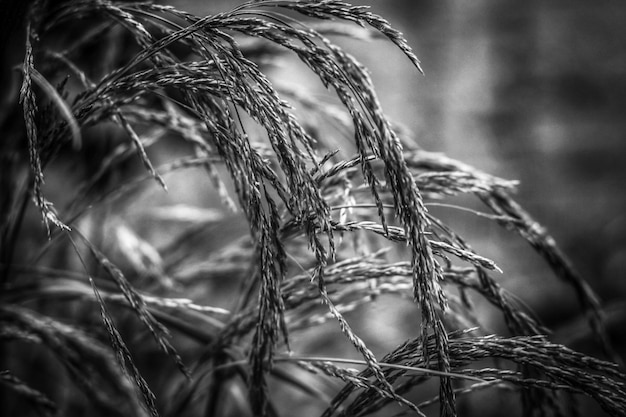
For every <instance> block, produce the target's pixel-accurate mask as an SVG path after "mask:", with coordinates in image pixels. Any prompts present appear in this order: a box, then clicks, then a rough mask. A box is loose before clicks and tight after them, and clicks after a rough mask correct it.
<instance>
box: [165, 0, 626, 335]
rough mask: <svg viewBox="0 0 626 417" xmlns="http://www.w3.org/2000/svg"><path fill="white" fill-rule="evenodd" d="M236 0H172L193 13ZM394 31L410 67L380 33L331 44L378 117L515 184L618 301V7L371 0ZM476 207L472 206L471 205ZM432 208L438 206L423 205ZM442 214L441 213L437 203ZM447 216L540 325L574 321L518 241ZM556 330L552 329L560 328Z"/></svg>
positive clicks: (623, 125) (624, 197)
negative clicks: (343, 53)
mask: <svg viewBox="0 0 626 417" xmlns="http://www.w3.org/2000/svg"><path fill="white" fill-rule="evenodd" d="M236 3H237V1H236V0H220V1H215V0H214V1H211V2H206V1H190V0H180V1H174V4H175V5H176V6H178V7H181V8H187V9H189V10H191V11H194V12H196V13H200V14H202V13H208V12H216V11H220V10H226V9H228V8H229V7H232V6H233V5H235V4H236ZM353 3H355V4H367V5H370V6H371V7H372V10H373V11H374V12H376V13H378V14H380V15H382V16H384V17H385V18H386V19H387V20H389V21H390V22H391V24H392V26H394V27H395V28H397V29H399V30H400V31H402V32H403V33H404V35H405V37H406V38H407V39H408V41H409V44H410V45H411V46H412V47H413V48H414V50H415V52H416V54H417V55H418V57H419V58H420V60H421V61H422V64H423V68H424V71H425V76H420V75H419V74H418V73H417V71H416V70H415V68H412V67H411V66H410V65H409V62H408V61H407V60H406V58H405V57H404V56H403V55H402V54H401V53H400V52H399V51H397V50H395V49H394V48H389V46H388V44H387V43H385V42H384V41H380V42H374V43H373V44H369V43H361V42H358V41H355V42H345V40H341V41H339V43H340V44H342V45H344V46H345V47H346V48H347V49H348V50H349V51H351V52H352V53H354V55H356V56H357V57H358V58H359V59H360V60H361V61H362V62H363V63H364V64H365V65H366V66H367V67H369V68H370V69H371V71H372V76H373V79H374V83H375V85H376V87H377V89H378V92H379V95H380V99H381V101H382V102H383V106H384V108H385V109H386V111H387V113H388V115H389V116H390V117H391V118H393V119H394V120H396V121H398V122H401V123H403V124H405V125H406V126H407V127H409V128H410V129H411V130H412V131H413V132H414V134H415V137H416V140H417V141H418V143H419V145H420V146H422V147H423V148H425V149H427V150H430V151H438V152H444V153H446V154H448V155H449V156H451V157H454V158H457V159H460V160H462V161H464V162H467V163H469V164H471V165H474V166H475V167H477V168H479V169H481V170H484V171H487V172H489V173H491V174H495V175H498V176H501V177H503V178H506V179H514V180H519V181H520V186H519V191H518V195H517V198H518V201H519V202H520V203H521V204H522V205H523V206H524V207H525V208H526V209H527V210H528V211H529V212H530V213H531V214H532V215H533V216H535V218H536V219H537V220H538V221H539V222H540V223H541V224H543V225H544V226H546V227H547V229H548V231H549V232H550V233H551V234H552V235H553V236H554V237H555V239H556V240H557V242H558V243H559V244H560V245H561V247H562V249H563V250H564V251H565V252H566V253H567V254H568V256H569V257H570V258H571V259H572V261H573V263H574V265H575V266H576V268H578V269H579V270H580V271H581V273H582V274H583V275H584V277H585V278H586V279H587V280H589V281H590V283H591V285H592V286H593V288H594V289H595V290H596V291H597V292H598V293H599V295H600V296H601V298H602V300H603V302H604V303H606V304H607V306H608V307H607V313H608V315H609V322H610V323H614V325H615V326H617V327H614V330H616V331H614V332H612V333H613V336H614V337H615V338H616V340H615V342H616V343H618V344H619V343H623V342H624V340H621V341H620V340H617V339H619V337H620V332H619V331H617V330H619V327H620V326H619V324H620V323H623V319H624V316H625V312H626V309H625V307H624V304H623V299H624V296H625V295H626V192H625V191H626V190H625V188H624V184H625V181H626V117H624V111H625V110H626V24H625V23H626V3H624V2H620V1H602V2H589V1H582V0H569V1H565V0H553V1H547V0H544V1H538V0H531V1H526V2H516V1H511V0H498V1H495V0H473V1H460V0H388V1H384V0H368V1H357V2H353ZM477 207H479V206H478V205H477ZM433 210H434V208H433ZM437 214H438V215H441V216H443V217H446V214H445V212H444V209H441V211H440V212H438V213H437ZM450 215H454V217H449V218H448V221H450V223H452V224H454V226H455V227H456V228H457V231H458V232H459V233H461V234H462V235H465V236H466V237H468V238H469V239H470V242H471V243H472V244H473V245H474V247H475V248H476V249H477V250H478V251H479V252H482V253H483V254H485V255H487V256H491V257H492V259H494V260H495V261H496V262H497V263H498V264H499V265H500V267H501V268H502V269H503V270H504V271H505V274H504V275H503V277H502V279H503V280H505V284H504V285H505V287H507V288H508V289H510V290H511V291H512V292H513V293H515V294H518V295H519V296H520V297H521V298H522V299H523V301H524V302H526V303H527V304H528V305H529V306H530V307H531V308H532V309H534V310H535V312H537V314H538V315H539V316H540V317H541V318H542V320H543V321H544V323H545V324H547V325H549V326H551V327H557V328H561V327H563V326H565V327H563V329H564V330H563V332H565V334H563V335H562V336H563V337H564V338H576V337H578V336H581V337H583V336H584V335H576V334H568V333H571V332H574V331H578V330H577V329H578V327H576V325H575V321H576V317H577V316H578V315H579V310H578V306H577V303H576V300H575V298H574V297H573V293H572V292H571V291H570V290H568V289H566V288H564V287H563V286H562V285H561V284H560V283H559V282H557V281H556V279H555V278H554V277H553V276H552V274H551V272H550V271H549V270H548V268H547V267H546V265H545V264H544V263H543V261H542V260H540V259H539V257H538V256H536V255H535V254H534V253H533V251H532V250H531V249H530V248H529V247H528V245H527V244H526V243H525V242H524V241H522V239H520V238H517V237H514V236H511V235H510V234H508V233H507V232H505V231H502V230H500V228H499V227H498V226H497V225H495V224H493V223H492V222H489V221H486V220H481V219H480V218H478V217H476V216H473V215H472V214H467V215H466V214H459V212H452V213H450ZM557 336H559V335H558V334H557Z"/></svg>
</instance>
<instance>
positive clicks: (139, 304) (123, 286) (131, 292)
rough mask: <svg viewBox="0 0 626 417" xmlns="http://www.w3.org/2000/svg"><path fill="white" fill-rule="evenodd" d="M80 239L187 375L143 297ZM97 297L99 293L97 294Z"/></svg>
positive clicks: (84, 239)
mask: <svg viewBox="0 0 626 417" xmlns="http://www.w3.org/2000/svg"><path fill="white" fill-rule="evenodd" d="M80 236H81V238H82V241H83V242H84V243H85V244H86V245H87V248H89V251H90V252H91V254H92V255H93V257H94V258H95V259H96V260H97V261H98V264H99V265H100V266H101V267H102V268H103V270H104V271H105V272H106V274H107V275H108V277H109V278H110V279H111V280H112V281H113V282H114V283H115V284H116V285H117V287H118V288H119V289H120V291H121V292H122V294H123V295H124V297H125V298H126V301H127V302H128V304H129V306H130V307H131V308H132V310H133V311H134V312H135V314H136V315H137V317H138V318H139V319H140V320H141V321H142V323H144V324H145V326H146V327H147V328H148V330H150V333H151V334H152V336H153V337H154V339H155V340H156V342H157V343H158V345H159V347H160V348H161V350H162V351H163V352H164V353H165V354H167V355H168V356H170V357H171V358H172V359H174V361H175V362H176V365H177V366H178V368H179V369H180V371H181V372H182V373H183V374H185V375H187V374H188V371H187V369H186V367H185V365H184V364H183V362H182V359H181V357H180V355H179V354H178V352H176V349H174V347H173V346H172V345H171V344H170V342H169V341H168V337H169V334H168V332H167V329H166V328H165V327H164V326H163V325H161V324H160V323H159V322H158V321H157V320H156V319H155V318H154V317H153V316H152V314H151V313H150V312H149V311H148V309H147V308H146V304H145V302H144V300H143V298H142V297H141V296H140V295H139V294H138V293H137V292H136V291H135V289H134V288H133V287H132V285H131V284H130V283H129V282H128V280H127V279H126V277H124V274H123V273H122V271H120V270H119V268H117V267H116V266H115V265H114V264H113V263H111V261H109V260H108V259H107V257H106V256H104V254H102V253H101V252H100V251H99V250H98V249H96V248H95V247H94V246H93V244H92V243H91V242H90V241H89V240H88V239H86V238H84V237H83V236H82V235H80ZM98 297H99V295H98Z"/></svg>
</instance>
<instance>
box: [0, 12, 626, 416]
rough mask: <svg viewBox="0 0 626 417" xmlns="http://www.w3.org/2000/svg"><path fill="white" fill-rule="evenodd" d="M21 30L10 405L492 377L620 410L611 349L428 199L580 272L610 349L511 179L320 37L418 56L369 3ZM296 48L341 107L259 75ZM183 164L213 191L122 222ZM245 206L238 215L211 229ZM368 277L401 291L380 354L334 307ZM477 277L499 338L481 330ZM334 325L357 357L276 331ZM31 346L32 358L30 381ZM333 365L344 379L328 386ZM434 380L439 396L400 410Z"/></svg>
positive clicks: (8, 155)
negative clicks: (584, 350)
mask: <svg viewBox="0 0 626 417" xmlns="http://www.w3.org/2000/svg"><path fill="white" fill-rule="evenodd" d="M77 22H80V23H77ZM26 28H27V37H26V42H25V47H24V60H23V65H22V66H21V68H20V69H19V71H20V75H21V89H20V91H19V103H20V106H21V107H20V109H21V112H22V114H21V119H23V121H24V123H23V125H22V123H21V122H20V123H16V122H15V120H19V119H20V118H6V119H5V120H4V125H3V128H2V129H3V135H4V136H5V137H11V138H12V139H11V140H5V141H3V143H2V145H0V146H2V158H3V164H2V167H1V168H0V169H1V170H2V174H1V175H2V178H1V183H2V186H3V187H2V188H3V191H2V193H3V202H2V205H1V207H0V209H1V213H0V214H1V217H0V220H1V223H0V232H1V235H0V239H1V242H0V243H1V246H0V262H1V265H0V266H1V270H0V271H1V273H2V277H1V278H2V283H3V289H2V295H1V297H2V302H1V305H0V321H1V323H2V327H1V329H2V331H1V333H0V334H1V335H2V340H3V344H4V348H3V349H4V350H5V353H6V355H4V356H5V358H9V359H6V360H5V363H4V365H3V366H4V367H5V368H6V369H4V370H2V371H1V372H2V373H1V374H0V375H2V382H3V384H4V385H5V387H6V389H9V390H12V391H14V392H15V393H17V394H19V395H20V396H21V397H22V398H23V401H22V402H20V401H18V400H13V402H12V404H14V405H15V404H17V405H16V407H17V406H19V405H21V406H22V407H26V406H27V405H30V406H31V407H32V409H33V410H36V411H37V412H38V413H39V414H41V415H55V414H56V413H58V414H65V413H69V412H70V410H74V411H76V410H81V411H80V412H81V413H86V412H89V413H90V414H94V413H95V414H102V415H146V414H149V415H153V416H156V415H159V414H162V415H172V416H174V415H176V416H178V415H200V414H204V415H245V414H253V415H278V414H280V413H281V401H283V400H284V398H285V396H286V395H288V394H286V393H285V389H287V388H285V387H291V388H294V389H296V390H301V391H302V392H303V393H305V394H306V395H310V396H312V397H313V398H315V399H317V404H322V405H323V407H324V408H325V410H324V409H321V412H322V414H323V415H325V416H331V415H368V414H373V413H376V412H378V411H379V410H385V411H384V412H386V413H388V412H390V411H389V410H392V409H393V406H394V405H393V404H394V403H397V404H400V405H401V406H402V412H410V413H414V414H417V415H424V412H425V411H424V409H425V408H426V407H427V406H429V405H431V404H434V403H436V404H439V413H440V415H443V416H454V415H457V405H456V402H457V397H458V398H462V397H464V396H466V395H468V394H472V393H474V392H476V391H478V390H486V389H489V390H496V389H497V388H503V387H508V388H512V389H513V390H514V391H515V392H518V393H519V397H520V403H521V404H522V405H523V407H524V414H525V415H534V413H537V414H541V413H548V414H550V413H551V414H553V415H562V414H563V410H562V407H563V405H564V404H566V403H568V402H571V401H572V398H574V396H576V395H579V394H583V395H585V396H588V397H590V398H592V399H593V400H595V401H596V402H597V403H598V404H599V405H600V406H601V407H602V408H603V409H604V411H605V412H606V413H608V414H609V415H614V416H619V415H623V414H624V413H625V412H626V386H625V382H626V377H625V375H624V374H623V373H622V371H620V370H619V368H618V366H617V365H615V364H613V363H610V362H605V361H602V360H599V359H595V358H592V357H589V356H585V355H583V354H580V353H576V352H574V351H572V350H570V349H568V348H567V347H565V346H561V345H557V344H553V343H551V342H550V341H549V338H548V337H547V336H546V333H547V330H546V329H544V328H543V327H542V325H541V324H540V323H539V322H537V320H536V319H534V318H533V317H532V315H531V314H530V313H529V312H528V311H525V309H524V308H523V307H520V306H519V305H518V304H517V303H516V302H515V299H514V298H513V297H512V295H510V294H509V293H508V292H507V291H506V290H505V289H503V288H502V287H501V286H500V285H499V283H498V280H497V278H495V276H497V275H494V272H495V273H500V272H501V271H500V269H499V268H498V267H497V265H496V264H495V262H493V261H492V260H490V259H487V258H486V257H484V256H481V255H480V254H478V253H476V252H475V251H474V250H473V249H472V248H471V247H470V245H469V244H468V243H467V242H466V241H465V240H464V239H463V238H462V237H461V236H459V235H458V234H456V233H455V232H454V231H453V230H452V229H451V228H450V227H449V226H448V225H446V224H445V223H444V222H443V221H442V220H441V219H439V218H437V217H435V216H434V215H433V214H432V213H431V212H430V211H429V209H428V207H429V206H430V207H432V208H434V207H437V206H438V205H439V206H442V205H445V203H442V202H441V201H444V200H445V199H449V198H451V197H452V196H457V195H462V194H468V195H474V196H476V197H477V198H478V199H479V200H480V201H482V202H483V203H484V205H485V206H486V207H487V208H488V209H489V210H491V212H492V213H482V212H474V213H475V214H477V215H479V216H482V217H486V218H488V219H490V220H492V221H494V222H496V223H498V224H500V225H501V226H503V227H505V228H507V229H509V230H511V231H512V232H514V233H517V234H519V235H520V236H522V237H523V238H524V239H526V240H527V241H528V242H529V243H530V244H531V245H532V246H533V247H534V248H535V249H536V250H537V252H538V253H539V254H540V255H541V256H543V257H544V258H545V259H546V260H547V263H548V264H549V265H550V267H551V268H552V269H553V270H554V273H555V275H556V276H557V277H558V278H559V279H561V280H563V281H564V282H566V283H568V284H569V285H571V286H572V287H573V288H574V290H575V291H576V294H577V296H578V298H579V301H580V304H581V306H582V308H583V309H584V312H585V314H586V315H587V316H588V317H589V324H590V326H591V328H592V329H593V331H594V332H595V334H596V335H597V337H598V338H599V339H600V340H602V341H603V343H604V346H605V348H606V351H607V353H608V354H609V355H611V354H612V352H611V349H610V345H609V344H608V341H607V338H606V336H605V334H604V331H603V324H602V315H601V310H600V304H599V302H598V300H597V297H596V296H595V295H594V293H593V291H592V290H591V289H590V287H589V286H588V285H587V284H586V283H585V281H584V280H583V279H581V278H580V277H579V276H578V275H577V273H576V272H575V271H574V270H573V268H572V267H571V266H570V264H569V263H568V261H567V260H566V259H565V258H564V256H563V254H562V253H561V252H560V251H559V249H558V247H557V246H556V244H555V243H554V241H553V240H552V239H551V237H550V236H549V235H548V234H547V233H546V231H545V230H544V229H543V228H542V227H541V226H540V225H538V224H537V223H536V222H535V221H534V220H533V219H532V218H531V216H530V215H529V214H528V213H527V212H525V211H524V210H523V209H522V208H521V207H520V206H519V205H518V204H516V203H515V201H514V200H513V199H512V198H511V192H512V191H513V190H514V187H515V183H514V182H512V181H507V180H503V179H500V178H496V177H493V176H490V175H488V174H485V173H483V172H480V171H478V170H476V169H474V168H472V167H469V166H467V165H465V164H463V163H461V162H459V161H456V160H452V159H450V158H448V157H446V156H444V155H441V154H437V153H432V152H428V151H425V150H423V149H421V148H420V147H419V146H417V145H416V144H415V139H414V138H413V137H411V135H410V134H409V133H408V132H406V131H405V130H404V129H402V128H401V127H399V126H395V125H393V124H392V123H391V122H390V121H389V120H388V118H387V117H386V116H385V115H384V113H383V110H382V109H381V106H380V103H379V101H378V99H377V96H376V93H375V91H374V89H373V86H372V81H371V79H370V76H369V74H368V72H367V70H366V69H365V68H364V67H363V66H362V65H361V64H360V63H359V62H358V61H357V60H356V59H355V58H354V57H353V56H352V55H350V54H349V53H347V52H346V51H344V50H343V49H342V48H340V47H339V46H337V44H336V43H334V41H333V40H331V38H332V39H335V38H337V37H341V36H351V37H357V38H361V39H363V40H364V41H369V40H371V39H373V38H376V37H383V38H386V41H387V42H390V43H392V44H394V45H395V46H396V47H397V48H399V50H400V51H402V52H403V53H404V54H405V55H406V57H407V58H408V60H409V61H410V62H412V63H413V65H414V66H415V67H416V72H418V71H421V69H420V67H419V62H418V60H417V58H416V57H415V55H414V54H413V52H412V51H411V48H410V47H409V46H408V45H407V43H406V41H405V40H404V38H403V37H402V35H401V33H399V32H398V31H396V30H395V29H393V28H392V27H391V26H390V25H389V23H387V22H386V21H385V20H384V19H383V18H381V17H379V16H377V15H375V14H373V13H371V12H370V11H369V10H368V9H367V8H365V7H362V6H353V5H350V4H348V3H345V2H343V1H337V0H317V1H314V0H301V1H270V0H259V1H250V2H247V3H244V4H241V5H240V6H238V7H235V8H234V9H232V10H230V11H227V12H223V13H217V14H213V15H209V16H206V17H198V16H194V15H191V14H189V13H185V12H183V11H180V10H176V9H175V8H172V7H169V6H162V5H158V4H152V3H145V2H140V3H133V2H117V1H106V0H78V1H58V2H45V1H34V2H33V3H32V5H31V8H30V11H29V12H28V15H27V17H26ZM288 56H295V57H297V59H299V60H300V61H301V62H302V63H303V64H304V65H305V66H306V67H307V68H308V70H309V71H310V72H312V73H313V74H314V75H315V76H317V78H319V80H320V81H321V83H322V84H323V86H324V87H326V88H327V89H328V90H329V91H330V92H333V93H334V95H335V96H336V101H332V100H331V99H330V98H328V99H326V98H325V99H319V98H317V97H315V96H313V95H311V94H309V93H308V92H307V91H306V89H304V88H303V87H301V86H294V85H288V84H286V83H281V82H279V80H276V79H272V77H271V73H272V65H274V64H276V63H277V62H280V61H281V60H284V59H286V57H288ZM303 72H304V70H303ZM13 98H14V100H13V102H12V103H13V104H16V103H17V101H18V97H17V95H16V96H15V97H13ZM285 99H288V100H289V101H286V100H285ZM3 110H6V111H7V112H8V111H9V110H10V106H8V107H7V108H6V109H3ZM24 126H25V128H24ZM338 146H341V149H340V150H337V149H336V148H337V147H338ZM168 149H176V151H172V152H170V151H168ZM351 152H354V154H353V155H351V154H350V153H351ZM164 155H167V157H165V156H164ZM156 159H160V160H161V161H160V162H162V163H156V162H155V160H156ZM77 161H78V162H77ZM136 161H140V163H141V165H142V166H143V168H144V171H145V172H143V173H142V172H140V171H138V170H137V169H136V164H135V162H136ZM75 167H79V168H75ZM60 169H67V170H71V173H70V174H66V175H67V176H68V177H67V178H64V179H63V182H64V184H62V185H59V186H58V187H59V188H60V189H61V192H60V193H59V194H60V196H59V197H58V198H59V200H60V201H61V203H59V202H58V201H54V200H51V199H49V197H48V194H47V187H48V185H46V184H45V180H48V181H52V182H53V183H54V181H55V176H61V174H59V170H60ZM50 172H51V173H52V174H51V173H50ZM181 172H184V173H185V174H184V177H183V178H186V179H187V180H186V181H185V182H186V184H185V185H186V187H188V188H189V189H192V190H193V189H198V190H200V189H201V186H200V185H199V184H200V182H201V181H202V182H204V181H207V180H208V181H209V182H210V183H211V184H212V185H213V186H214V189H215V190H216V193H215V195H218V196H219V198H220V199H221V201H222V203H223V205H222V207H221V208H219V209H215V208H203V209H200V208H197V207H196V208H193V207H190V206H188V205H183V204H170V205H166V206H162V207H156V208H155V207H141V210H142V216H144V217H145V219H143V220H146V219H148V220H146V221H147V222H148V223H149V227H148V229H149V230H148V231H144V233H140V232H139V231H138V228H139V226H138V225H139V224H140V222H139V221H136V222H135V224H134V225H133V224H132V223H133V222H131V221H129V220H128V219H129V218H130V217H131V214H130V212H131V210H130V207H132V205H133V204H145V201H152V202H154V201H156V200H145V199H144V198H143V195H144V194H146V192H148V191H149V192H150V193H155V192H157V191H155V190H154V185H156V186H157V187H161V188H163V189H167V184H168V182H169V179H170V178H173V176H174V175H176V174H177V173H181ZM151 180H154V184H153V185H150V184H149V181H151ZM57 183H58V179H57ZM175 191H176V190H172V193H175ZM208 197H211V195H209V196H208ZM29 200H32V201H33V204H32V205H31V204H29V203H28V202H29ZM141 202H144V203H141ZM53 203H57V206H56V207H60V208H58V209H57V208H55V206H53ZM33 207H36V208H37V209H38V211H39V213H40V214H41V219H42V223H43V225H44V226H45V229H46V230H47V232H46V233H47V237H48V238H49V239H47V240H46V236H45V235H44V234H42V233H41V231H40V230H39V229H38V228H37V227H36V225H37V218H36V217H34V216H33V215H32V213H31V209H32V208H33ZM451 207H452V208H459V209H463V207H459V206H451ZM465 210H467V209H465ZM239 211H241V213H242V215H243V218H244V219H245V224H246V225H247V228H248V229H249V233H245V234H244V235H242V236H241V237H238V236H237V235H236V234H235V233H234V232H233V233H232V236H230V237H229V236H228V234H225V235H224V236H217V238H216V236H215V232H214V230H216V229H215V227H216V225H219V224H228V223H226V222H229V221H230V222H232V224H233V225H234V224H235V223H239V222H241V221H242V220H241V217H240V215H239V214H228V213H232V212H236V213H239ZM172 225H173V226H172ZM229 227H230V226H229ZM232 227H234V226H232ZM142 234H143V236H142ZM401 245H404V246H406V248H407V250H404V249H402V247H401ZM383 294H384V295H388V296H391V297H397V298H409V299H412V300H414V302H415V304H416V307H417V308H416V314H415V315H416V320H415V323H416V324H415V326H414V328H415V329H414V330H415V335H414V337H413V338H411V339H410V340H407V341H406V342H405V343H403V344H401V345H400V346H398V347H397V348H395V349H394V350H393V351H391V352H389V353H387V354H386V355H384V356H383V357H381V358H380V359H378V358H377V357H376V355H375V354H374V353H373V351H372V349H370V347H369V346H368V344H367V343H366V341H365V340H364V339H363V338H362V336H360V335H359V334H357V332H356V331H355V330H353V323H351V322H350V321H349V319H348V317H349V312H350V311H354V310H356V309H367V308H368V307H369V306H371V305H372V304H373V303H376V302H377V299H378V297H379V296H381V295H383ZM470 295H472V296H475V295H477V296H478V297H479V298H482V299H484V300H486V301H487V302H489V303H490V304H492V305H493V306H494V307H495V308H496V309H497V310H498V311H499V314H501V315H502V316H503V318H504V320H505V322H506V325H507V327H508V330H509V332H510V334H509V335H503V336H492V335H486V334H484V333H483V331H482V330H481V323H480V320H479V319H478V318H476V315H475V313H474V310H473V305H472V302H471V297H470ZM329 320H331V321H334V322H336V323H337V324H338V326H339V328H340V330H341V332H342V333H343V335H344V336H345V338H346V340H348V341H349V342H350V343H351V345H352V346H353V348H354V350H355V351H356V352H358V354H359V356H360V358H359V359H353V358H349V357H325V356H310V355H307V354H302V353H301V352H298V351H297V350H295V348H293V347H292V346H295V345H297V343H296V344H294V340H297V339H298V338H299V337H301V335H303V334H310V333H313V334H315V332H316V331H318V329H319V328H320V326H322V325H323V324H324V323H326V322H327V321H329ZM150 339H152V341H151V340H150ZM109 346H110V347H109ZM159 351H160V352H161V353H159ZM159 355H165V356H167V357H170V358H171V363H169V362H163V361H162V357H161V356H159ZM33 357H35V358H42V359H40V360H41V361H43V362H45V363H46V366H48V368H47V371H46V372H44V375H43V376H41V378H40V380H39V381H36V380H31V379H32V375H31V374H29V372H28V370H29V368H30V366H31V365H32V364H31V358H33ZM155 357H156V358H157V359H154V358H155ZM614 360H617V358H615V357H614ZM155 362H157V363H158V366H155ZM50 363H56V364H57V365H58V366H57V365H50ZM346 364H353V365H355V364H356V365H359V366H361V370H360V371H359V370H354V369H352V368H349V367H346V366H344V365H346ZM311 376H314V377H315V378H316V381H318V382H315V383H311V381H312V380H313V379H312V377H311ZM325 376H326V377H330V379H334V380H338V381H342V382H344V383H345V386H344V387H343V389H340V390H338V391H337V392H334V393H333V395H334V398H329V397H328V394H329V392H330V388H332V384H331V385H327V386H325V385H323V384H321V383H320V382H319V381H322V382H323V381H327V380H326V379H325ZM29 378H31V379H29ZM42 379H48V380H49V381H48V382H47V383H45V382H42ZM55 380H58V381H60V382H62V383H61V384H58V385H60V386H55V385H57V384H55V382H54V381H55ZM431 380H435V381H438V384H439V393H438V395H437V396H436V397H435V398H433V399H431V400H428V401H423V402H421V403H417V401H415V400H414V398H416V394H415V393H416V392H419V391H420V389H422V388H423V387H427V383H428V382H429V381H431ZM66 386H71V388H67V389H65V390H63V389H62V387H66ZM423 389H425V390H427V388H423ZM78 391H80V392H82V393H83V394H84V396H83V397H76V396H75V395H74V393H75V392H78ZM244 391H245V392H247V394H246V395H245V400H244V399H243V398H244V397H243V396H242V392H244ZM155 393H156V394H158V395H155ZM120 404H122V405H120ZM5 407H8V406H5ZM570 411H571V410H570Z"/></svg>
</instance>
